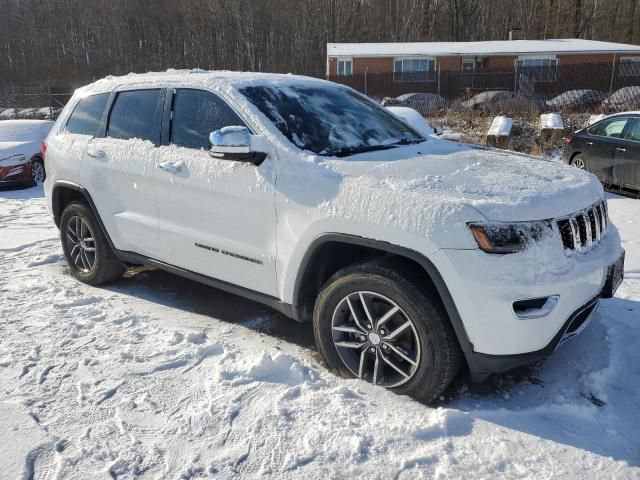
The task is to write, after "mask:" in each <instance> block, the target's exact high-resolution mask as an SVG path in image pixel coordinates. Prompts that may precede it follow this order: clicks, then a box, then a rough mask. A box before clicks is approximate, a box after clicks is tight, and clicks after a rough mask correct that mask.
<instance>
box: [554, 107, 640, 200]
mask: <svg viewBox="0 0 640 480" xmlns="http://www.w3.org/2000/svg"><path fill="white" fill-rule="evenodd" d="M565 141H566V142H567V146H566V147H565V149H564V156H563V158H564V161H565V162H566V163H569V164H571V165H573V166H574V167H577V168H580V169H583V170H588V171H590V172H592V173H594V174H595V175H596V176H597V177H598V178H599V179H600V180H601V181H602V182H603V183H605V184H608V185H616V186H619V187H623V188H629V189H634V190H640V112H625V113H617V114H615V115H610V116H608V117H605V118H604V119H602V120H600V121H599V122H596V123H594V124H593V125H590V126H588V127H586V128H583V129H582V130H578V131H577V132H575V133H573V134H571V135H569V136H567V137H566V138H565Z"/></svg>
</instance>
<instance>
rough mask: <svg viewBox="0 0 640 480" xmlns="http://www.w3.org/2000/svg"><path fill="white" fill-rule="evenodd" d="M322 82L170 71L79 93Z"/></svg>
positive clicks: (114, 80)
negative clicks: (132, 88) (123, 89)
mask: <svg viewBox="0 0 640 480" xmlns="http://www.w3.org/2000/svg"><path fill="white" fill-rule="evenodd" d="M303 81H304V82H325V81H326V80H320V79H315V78H311V77H304V76H300V75H292V74H288V73H287V74H282V73H256V72H231V71H215V70H202V69H198V68H195V69H191V70H174V69H169V70H167V71H165V72H147V73H129V74H127V75H122V76H113V75H110V76H108V77H105V78H103V79H101V80H98V81H96V82H94V83H92V84H90V85H87V86H85V87H82V88H80V89H79V92H82V93H96V92H107V91H111V90H112V89H114V88H118V87H121V86H145V87H149V86H153V85H154V84H157V85H158V86H159V87H164V86H167V85H175V86H179V85H183V86H186V85H198V86H217V87H228V86H231V85H233V86H235V87H240V86H245V85H258V84H266V83H268V84H274V83H279V84H283V83H291V82H296V83H299V82H303Z"/></svg>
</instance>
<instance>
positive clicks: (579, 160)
mask: <svg viewBox="0 0 640 480" xmlns="http://www.w3.org/2000/svg"><path fill="white" fill-rule="evenodd" d="M573 166H574V167H576V168H579V169H580V170H586V169H587V166H586V165H585V163H584V160H583V159H582V157H576V158H574V159H573Z"/></svg>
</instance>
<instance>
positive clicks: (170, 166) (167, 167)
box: [158, 160, 185, 173]
mask: <svg viewBox="0 0 640 480" xmlns="http://www.w3.org/2000/svg"><path fill="white" fill-rule="evenodd" d="M184 167H185V163H184V161H183V160H180V161H178V162H160V163H158V168H160V169H162V170H164V171H165V172H169V173H178V172H181V171H183V170H184Z"/></svg>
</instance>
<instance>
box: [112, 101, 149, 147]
mask: <svg viewBox="0 0 640 480" xmlns="http://www.w3.org/2000/svg"><path fill="white" fill-rule="evenodd" d="M159 99H160V90H159V89H158V90H132V91H127V92H120V93H118V96H117V97H116V101H115V102H114V104H113V108H112V109H111V115H109V125H108V127H107V136H108V137H111V138H122V139H125V140H126V139H129V138H139V139H141V140H151V141H152V142H154V143H158V140H159V139H158V132H159V123H160V122H159V118H157V117H158V116H157V115H156V112H157V110H158V100H159Z"/></svg>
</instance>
